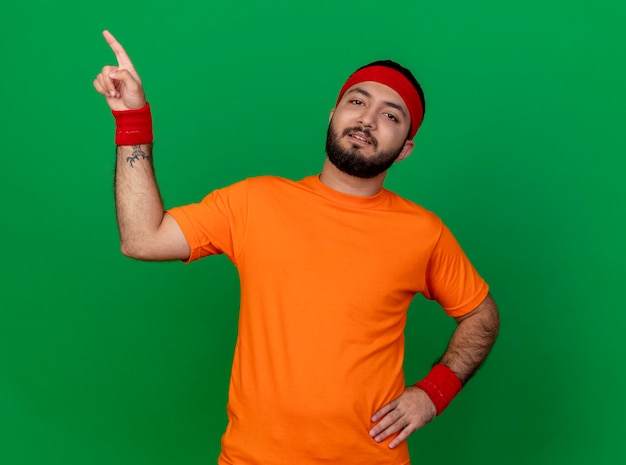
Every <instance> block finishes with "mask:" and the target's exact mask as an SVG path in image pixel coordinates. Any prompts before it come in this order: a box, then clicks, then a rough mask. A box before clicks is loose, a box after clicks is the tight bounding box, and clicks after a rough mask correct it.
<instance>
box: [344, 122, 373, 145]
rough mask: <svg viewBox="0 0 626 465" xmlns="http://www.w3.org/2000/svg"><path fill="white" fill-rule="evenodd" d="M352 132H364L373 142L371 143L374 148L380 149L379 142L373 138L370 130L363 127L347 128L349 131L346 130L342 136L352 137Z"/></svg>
mask: <svg viewBox="0 0 626 465" xmlns="http://www.w3.org/2000/svg"><path fill="white" fill-rule="evenodd" d="M352 132H362V133H363V134H365V135H366V136H367V138H368V139H369V140H370V141H371V143H372V145H373V146H374V148H377V147H378V141H377V140H376V138H375V137H374V136H372V133H371V132H370V130H369V129H367V128H364V127H361V126H354V127H351V128H347V129H345V130H344V131H343V133H342V134H341V135H342V136H347V135H350V133H352Z"/></svg>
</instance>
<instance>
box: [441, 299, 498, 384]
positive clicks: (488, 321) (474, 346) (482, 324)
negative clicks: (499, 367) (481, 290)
mask: <svg viewBox="0 0 626 465" xmlns="http://www.w3.org/2000/svg"><path fill="white" fill-rule="evenodd" d="M457 322H458V326H457V327H456V329H455V331H454V334H453V335H452V338H451V339H450V343H449V344H448V348H447V349H446V352H445V353H444V355H443V357H442V358H441V360H440V361H439V363H441V364H443V365H446V366H447V367H449V368H450V369H451V370H452V371H454V372H455V373H456V374H457V375H458V376H459V378H460V379H461V381H462V382H463V383H466V382H467V381H468V380H469V379H470V378H471V377H472V376H473V375H474V373H475V372H476V370H478V368H480V366H481V364H482V363H483V361H484V360H485V358H487V355H488V354H489V352H490V351H491V347H492V346H493V344H494V342H495V341H496V337H497V335H498V331H499V329H500V317H499V315H498V308H497V307H496V303H495V302H494V300H493V298H492V297H491V296H487V297H486V298H485V300H484V301H483V302H482V303H481V304H480V305H479V306H478V307H477V308H476V309H475V310H474V311H473V312H471V313H470V314H468V315H467V316H466V317H461V318H458V319H457Z"/></svg>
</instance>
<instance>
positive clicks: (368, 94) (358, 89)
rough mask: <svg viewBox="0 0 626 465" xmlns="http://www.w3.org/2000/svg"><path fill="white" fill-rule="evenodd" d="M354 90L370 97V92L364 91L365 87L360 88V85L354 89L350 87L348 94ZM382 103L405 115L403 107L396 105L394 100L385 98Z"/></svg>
mask: <svg viewBox="0 0 626 465" xmlns="http://www.w3.org/2000/svg"><path fill="white" fill-rule="evenodd" d="M354 92H356V93H359V94H362V95H364V96H366V97H368V98H371V97H372V94H370V93H369V92H368V91H366V90H365V89H362V88H360V87H355V88H354V89H350V91H348V94H352V93H354ZM383 103H384V104H385V105H387V106H389V107H391V108H395V109H396V110H398V111H399V112H401V113H402V114H403V115H404V116H405V117H406V112H405V111H404V108H402V106H401V105H398V104H397V103H394V102H389V101H387V100H385V101H384V102H383Z"/></svg>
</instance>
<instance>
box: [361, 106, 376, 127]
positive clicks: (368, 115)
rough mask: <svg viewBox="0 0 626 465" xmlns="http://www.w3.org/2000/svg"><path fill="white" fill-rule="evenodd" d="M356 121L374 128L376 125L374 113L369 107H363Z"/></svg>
mask: <svg viewBox="0 0 626 465" xmlns="http://www.w3.org/2000/svg"><path fill="white" fill-rule="evenodd" d="M358 123H359V124H361V125H362V126H364V127H367V128H372V129H374V128H375V127H376V114H375V112H374V109H373V108H371V107H368V108H364V109H363V111H362V112H361V114H360V115H359V118H358Z"/></svg>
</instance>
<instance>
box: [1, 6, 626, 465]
mask: <svg viewBox="0 0 626 465" xmlns="http://www.w3.org/2000/svg"><path fill="white" fill-rule="evenodd" d="M625 24H626V6H625V3H624V2H623V1H622V0H614V1H609V0H599V1H594V2H587V1H585V2H582V1H565V0H560V1H552V2H551V1H546V0H543V1H539V0H530V1H524V2H519V1H513V2H504V1H475V2H465V1H461V0H451V1H449V2H418V1H403V0H399V1H395V2H379V1H373V0H363V1H362V2H360V3H359V2H335V1H333V2H331V1H318V2H311V3H302V4H300V3H292V2H287V1H284V0H283V1H277V2H270V3H267V2H265V3H261V2H258V3H257V2H253V1H251V0H242V1H238V2H219V3H213V2H200V1H194V2H185V1H182V2H163V1H157V2H155V1H150V2H148V1H141V2H126V3H119V2H118V3H99V4H90V3H87V2H77V1H74V2H63V3H61V2H59V3H54V2H41V1H24V2H22V3H20V4H19V6H17V4H15V3H14V4H12V5H11V6H7V5H4V6H3V7H2V12H1V14H0V40H1V44H2V58H3V66H2V70H1V71H0V102H1V105H2V123H1V124H0V131H1V132H0V135H1V137H2V149H1V150H2V174H1V176H2V182H1V183H0V194H1V199H2V231H3V232H2V237H3V241H2V250H3V253H2V279H1V281H0V282H1V286H2V289H1V293H0V306H1V311H0V464H2V465H5V464H6V465H22V464H64V465H78V464H85V463H89V464H97V465H99V464H116V465H124V464H129V465H130V464H133V465H140V464H150V465H158V464H205V463H215V459H216V456H217V454H218V451H219V441H220V436H221V434H222V432H223V429H224V427H225V422H226V414H225V402H226V393H227V385H228V379H229V369H230V362H231V357H232V350H233V345H234V340H235V336H236V320H237V308H238V282H237V275H236V271H235V269H234V267H233V266H232V265H231V264H230V263H229V262H228V260H227V259H225V258H224V257H216V258H212V259H207V260H202V261H199V262H196V263H194V264H191V265H188V266H185V265H182V264H180V263H165V264H156V263H141V262H136V261H133V260H130V259H127V258H124V257H123V256H122V255H121V254H120V252H119V244H118V237H117V230H116V225H115V216H114V208H113V195H112V187H111V186H112V170H113V165H114V144H113V121H112V117H111V115H110V113H109V111H108V108H107V106H106V104H105V102H104V100H103V98H102V97H101V96H99V95H98V94H97V93H96V92H95V91H94V90H93V88H92V80H93V78H94V77H95V76H96V74H97V73H98V72H99V70H100V69H101V67H102V66H103V65H105V64H113V63H114V56H113V54H112V53H111V52H110V50H109V49H108V47H107V44H106V43H105V41H104V40H103V39H102V36H101V34H100V32H101V30H102V29H105V28H107V29H110V30H111V31H112V32H113V33H114V34H115V35H116V36H117V37H118V39H119V40H120V41H121V42H122V44H124V46H125V47H126V49H127V51H128V53H129V54H130V55H131V58H133V60H134V62H135V65H136V67H137V69H138V71H139V73H140V74H141V76H142V78H143V80H144V84H145V88H146V92H147V95H148V98H149V100H150V102H151V104H152V106H153V115H154V120H155V133H156V146H155V160H156V167H157V173H158V178H159V182H160V185H161V190H162V194H163V196H164V199H165V202H166V205H167V206H168V207H170V206H175V205H180V204H184V203H189V202H193V201H197V200H199V199H200V198H201V197H203V196H204V195H205V194H206V193H208V192H209V191H211V190H212V189H214V188H217V187H221V186H224V185H227V184H230V183H232V182H234V181H237V180H239V179H242V178H244V177H248V176H255V175H261V174H276V175H282V176H286V177H289V178H293V179H299V178H301V177H303V176H306V175H309V174H314V173H317V172H318V171H319V169H320V168H321V164H322V161H323V157H324V138H325V131H326V125H327V119H328V112H329V110H330V109H331V108H332V106H333V103H334V99H335V96H336V94H337V92H338V90H339V88H340V87H341V85H342V83H343V81H344V80H345V78H346V77H347V76H348V74H349V73H350V72H352V71H353V70H354V69H356V68H357V67H358V66H360V65H362V64H365V63H367V62H370V61H373V60H376V59H382V58H391V59H394V60H397V61H399V62H401V63H403V64H405V65H406V66H408V67H410V68H411V69H412V70H413V71H414V72H415V74H416V75H417V76H418V78H419V80H420V82H421V83H422V85H423V87H424V89H425V93H426V98H427V102H428V103H427V106H428V108H427V114H426V119H425V122H424V124H423V126H422V129H421V130H420V133H419V134H418V136H417V137H416V139H415V141H416V149H415V151H414V153H413V155H412V156H411V157H410V158H409V159H407V160H406V161H403V162H401V163H400V164H398V165H396V166H395V167H394V168H393V169H392V170H391V172H390V174H389V177H388V181H387V184H386V185H387V187H388V188H390V189H392V190H395V191H396V192H398V193H400V194H402V195H404V196H406V197H408V198H409V199H411V200H413V201H415V202H417V203H420V204H421V205H423V206H425V207H426V208H429V209H431V210H433V211H435V212H436V213H437V214H438V215H440V216H441V217H442V218H443V219H444V221H446V223H447V224H448V225H449V226H450V228H451V229H452V231H453V232H454V233H455V235H456V236H457V238H458V239H459V241H460V242H461V244H462V245H463V247H464V248H465V250H466V252H467V253H468V255H469V256H470V258H471V259H472V261H473V262H474V263H475V265H476V267H477V268H478V269H479V271H480V272H481V274H483V276H484V277H485V278H486V279H487V280H488V282H489V283H490V285H491V287H492V292H493V295H494V296H495V298H496V300H497V302H498V304H499V306H500V309H501V313H502V330H501V335H500V338H499V340H498V342H497V344H496V347H495V349H494V352H493V353H492V355H491V357H490V358H489V360H488V362H487V363H486V365H485V366H484V367H483V369H482V370H481V372H479V374H478V375H477V376H476V378H475V379H474V380H472V381H471V382H470V383H469V384H468V386H467V387H466V389H465V390H464V391H463V392H462V393H461V394H460V395H459V396H458V398H457V399H456V400H455V401H454V403H453V404H452V406H451V407H450V408H449V409H448V410H447V411H446V413H445V414H444V415H442V416H441V417H439V418H437V419H436V420H435V421H434V422H433V423H431V424H430V425H428V426H426V427H425V428H424V429H422V430H420V431H418V432H416V433H415V434H414V435H413V436H412V437H411V438H410V448H411V454H412V458H413V463H414V464H419V463H442V464H448V463H457V462H458V461H462V462H463V463H466V464H481V465H487V464H501V463H511V464H589V463H601V464H619V463H626V442H625V441H624V439H623V436H624V433H626V427H624V423H623V416H624V414H626V402H625V400H624V399H625V396H624V390H625V388H626V386H625V384H626V370H625V368H624V359H625V356H626V349H625V348H624V343H623V340H624V339H623V336H622V334H623V332H624V330H623V328H624V324H625V323H626V317H625V316H624V305H623V293H624V287H625V284H626V282H625V281H626V280H625V273H624V264H623V263H624V259H625V258H626V250H625V249H626V247H625V246H624V238H625V237H626V234H625V225H624V223H625V222H624V205H625V200H626V189H625V187H624V184H625V182H624V171H625V168H626V163H625V162H624V156H625V154H626V150H625V145H626V144H625V142H626V141H625V136H624V134H625V132H626V131H625V129H626V110H625V108H626V97H625V96H624V84H625V83H626V58H625V57H626V54H625V52H624V44H625V43H626V33H625V28H626V26H625ZM408 239H410V238H408ZM453 327H454V324H453V322H452V321H451V320H450V319H448V318H447V317H445V316H444V315H443V313H442V312H441V311H440V310H439V309H438V307H437V306H436V305H435V304H433V303H431V302H428V301H426V300H425V299H423V298H421V297H418V298H417V299H416V300H415V302H414V304H413V306H412V307H411V309H410V316H409V325H408V328H407V338H408V347H407V354H406V364H405V365H406V373H407V378H408V379H409V380H418V379H420V378H421V377H422V376H423V375H424V374H425V373H426V372H427V370H428V367H429V366H430V364H431V363H432V362H433V360H434V359H435V358H436V357H438V356H439V355H440V354H441V353H442V351H443V350H444V348H445V344H446V342H447V339H448V336H449V334H450V332H451V331H452V329H453ZM338 388H340V387H338ZM303 402H306V399H303ZM346 447H348V448H349V447H350V445H349V444H347V445H346Z"/></svg>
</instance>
